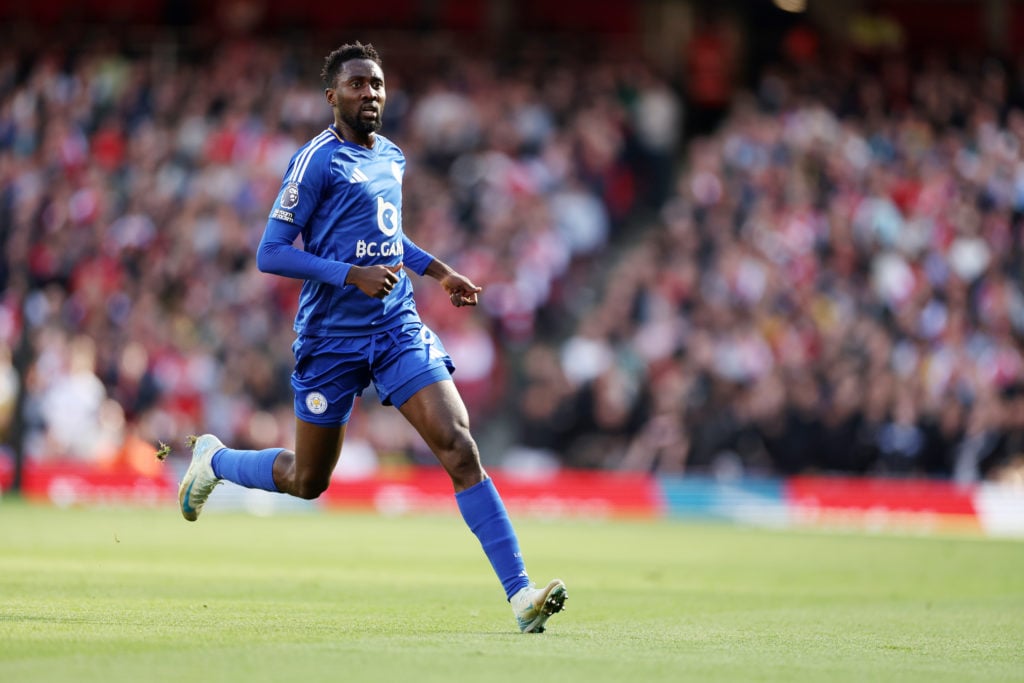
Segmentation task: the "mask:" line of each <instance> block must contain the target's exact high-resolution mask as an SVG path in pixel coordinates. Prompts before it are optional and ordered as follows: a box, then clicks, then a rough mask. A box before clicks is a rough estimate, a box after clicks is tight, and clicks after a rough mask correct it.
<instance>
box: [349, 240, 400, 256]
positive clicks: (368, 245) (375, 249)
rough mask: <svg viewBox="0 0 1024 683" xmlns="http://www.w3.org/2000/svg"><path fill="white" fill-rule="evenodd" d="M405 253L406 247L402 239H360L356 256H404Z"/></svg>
mask: <svg viewBox="0 0 1024 683" xmlns="http://www.w3.org/2000/svg"><path fill="white" fill-rule="evenodd" d="M404 254H405V247H404V246H403V245H402V243H401V242H400V241H394V242H367V241H366V240H359V241H358V242H356V258H364V257H367V256H369V257H371V258H372V257H375V256H402V255H404Z"/></svg>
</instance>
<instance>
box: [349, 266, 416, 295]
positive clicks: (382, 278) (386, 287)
mask: <svg viewBox="0 0 1024 683" xmlns="http://www.w3.org/2000/svg"><path fill="white" fill-rule="evenodd" d="M400 270H402V264H401V263H399V264H398V265H396V266H352V267H351V268H349V269H348V277H346V278H345V284H347V285H355V286H356V287H358V288H359V291H360V292H362V293H363V294H365V295H366V296H372V297H373V298H374V299H383V298H384V297H386V296H387V295H388V294H390V293H391V290H392V289H394V288H395V285H397V284H398V271H400Z"/></svg>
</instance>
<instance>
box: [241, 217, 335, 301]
mask: <svg viewBox="0 0 1024 683" xmlns="http://www.w3.org/2000/svg"><path fill="white" fill-rule="evenodd" d="M299 231H300V228H299V227H298V226H297V225H293V224H292V223H286V222H284V221H279V220H277V219H276V218H271V219H270V220H268V221H267V227H266V229H265V230H264V231H263V239H261V240H260V246H259V249H258V250H257V251H256V267H257V268H259V269H260V270H261V271H262V272H264V273H273V274H274V275H282V276H284V277H292V278H297V279H299V280H314V281H316V282H325V283H327V284H329V285H334V286H335V287H343V286H344V285H345V278H347V277H348V272H349V270H350V269H351V267H352V266H351V264H348V263H344V262H341V261H331V260H329V259H325V258H321V257H319V256H316V255H315V254H310V253H309V252H308V251H303V250H302V249H297V248H296V247H295V246H294V243H295V238H296V237H298V236H299Z"/></svg>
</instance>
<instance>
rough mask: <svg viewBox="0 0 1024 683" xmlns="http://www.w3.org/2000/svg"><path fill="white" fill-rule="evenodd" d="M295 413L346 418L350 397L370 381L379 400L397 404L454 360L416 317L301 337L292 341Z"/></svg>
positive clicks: (445, 374)
mask: <svg viewBox="0 0 1024 683" xmlns="http://www.w3.org/2000/svg"><path fill="white" fill-rule="evenodd" d="M292 352H293V353H294V354H295V370H293V371H292V376H291V384H292V390H293V391H294V392H295V415H296V416H297V417H298V418H299V419H300V420H302V421H304V422H311V423H313V424H321V425H340V424H345V423H346V422H348V419H349V417H350V416H351V414H352V405H353V402H354V400H355V397H356V396H359V395H361V394H362V393H363V390H364V389H365V388H366V387H367V386H369V384H370V382H373V386H374V388H375V389H376V390H377V397H378V398H379V399H380V402H381V403H383V404H384V405H395V406H401V405H402V404H403V403H405V402H406V401H407V400H409V398H410V397H411V396H412V395H413V394H414V393H416V392H417V391H419V390H420V389H422V388H423V387H425V386H427V385H428V384H432V383H434V382H439V381H441V380H445V379H450V378H451V375H452V372H454V371H455V365H454V363H452V359H451V357H450V356H449V355H448V352H447V351H445V348H444V344H442V343H441V340H440V338H438V336H437V335H435V334H434V333H433V332H431V331H430V328H428V327H427V326H426V325H424V324H423V323H421V322H415V323H408V324H406V325H402V326H401V327H396V328H393V329H390V330H381V331H379V332H377V333H376V334H368V335H365V336H362V337H306V336H303V335H300V336H299V337H298V339H296V340H295V343H294V344H292Z"/></svg>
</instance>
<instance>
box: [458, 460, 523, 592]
mask: <svg viewBox="0 0 1024 683" xmlns="http://www.w3.org/2000/svg"><path fill="white" fill-rule="evenodd" d="M455 500H456V502H457V503H458V504H459V512H461V513H462V518H463V519H464V520H466V524H467V525H468V526H469V528H470V530H472V532H473V533H474V534H475V535H476V537H477V538H478V539H479V540H480V545H481V546H483V549H484V553H485V554H486V555H487V559H488V560H490V562H491V566H492V567H493V568H494V573H495V574H497V575H498V579H499V580H500V581H501V585H502V587H503V588H504V589H505V596H506V597H507V598H509V599H511V598H512V596H513V595H515V594H516V592H518V591H519V590H520V589H521V588H524V587H526V586H529V585H530V577H529V576H528V575H527V574H526V565H525V564H524V563H523V555H522V553H520V552H519V539H518V538H516V532H515V530H514V529H513V528H512V522H511V521H510V520H509V518H508V512H507V511H506V510H505V504H504V503H503V502H502V501H501V496H499V495H498V490H497V489H496V488H494V482H492V481H491V480H490V479H489V478H488V479H484V480H483V481H482V482H480V483H479V484H476V485H475V486H470V487H469V488H468V489H466V490H464V491H459V492H458V493H456V494H455Z"/></svg>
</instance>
